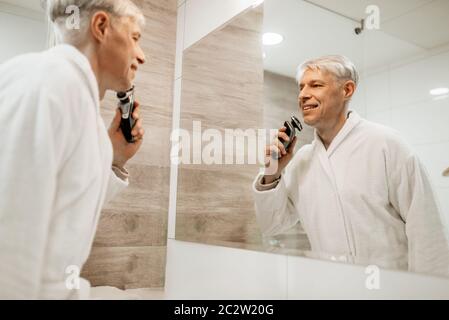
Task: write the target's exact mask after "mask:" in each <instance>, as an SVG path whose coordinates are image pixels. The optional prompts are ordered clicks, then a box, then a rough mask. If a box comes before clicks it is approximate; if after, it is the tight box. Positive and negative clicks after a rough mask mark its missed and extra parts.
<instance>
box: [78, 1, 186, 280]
mask: <svg viewBox="0 0 449 320" xmlns="http://www.w3.org/2000/svg"><path fill="white" fill-rule="evenodd" d="M134 2H135V3H136V4H137V5H138V6H139V7H140V8H141V9H142V10H143V12H144V14H145V17H146V20H147V24H146V27H145V30H144V31H143V34H142V39H141V45H142V48H143V50H144V52H145V55H146V60H147V61H146V64H144V65H143V66H141V67H140V68H139V71H138V72H137V76H136V79H135V86H136V99H137V100H138V101H139V102H140V104H141V115H142V117H143V121H144V128H145V130H146V136H145V139H144V142H143V144H142V147H141V149H140V151H139V152H138V153H137V155H136V156H135V157H134V158H133V159H132V160H131V161H130V162H129V163H128V164H127V166H126V168H127V169H128V171H129V172H130V179H129V180H130V185H129V187H128V188H127V189H126V190H125V191H124V192H123V193H122V194H120V195H119V196H118V197H116V198H115V199H114V200H113V201H111V202H110V203H108V204H107V205H106V206H105V207H104V209H103V211H102V216H101V218H100V223H99V226H98V230H97V234H96V237H95V240H94V245H93V248H92V252H91V255H90V257H89V260H88V262H87V263H86V265H85V266H84V269H83V272H82V275H83V276H84V277H86V278H87V279H88V280H89V281H91V283H92V285H93V286H102V285H108V286H115V287H118V288H122V289H125V288H144V287H163V286H164V276H165V254H166V238H167V218H168V198H169V183H170V133H171V126H172V104H173V103H172V100H173V78H174V61H175V48H176V16H177V13H176V10H177V1H176V0H134ZM116 105H117V100H116V98H115V94H114V93H112V92H109V93H108V94H107V96H106V98H105V100H104V101H103V103H102V116H103V117H104V119H105V123H106V124H107V125H108V124H109V123H110V121H111V119H112V116H113V114H114V112H115V108H116Z"/></svg>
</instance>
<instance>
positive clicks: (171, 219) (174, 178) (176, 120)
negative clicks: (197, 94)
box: [167, 1, 186, 239]
mask: <svg viewBox="0 0 449 320" xmlns="http://www.w3.org/2000/svg"><path fill="white" fill-rule="evenodd" d="M185 6H186V1H184V2H183V3H182V4H181V5H180V6H178V12H179V11H180V10H183V12H182V14H183V15H184V17H183V18H182V19H180V21H179V20H178V21H177V23H182V24H183V25H182V26H181V28H178V26H177V30H178V31H180V33H179V34H178V35H177V38H178V37H181V44H180V47H178V46H176V51H177V53H178V50H181V52H182V51H183V49H184V31H185ZM177 42H178V41H177ZM181 62H182V53H181V58H180V59H177V61H176V62H175V63H176V66H175V70H178V68H180V64H181ZM181 66H182V64H181ZM180 74H181V76H180V77H178V78H176V76H175V78H176V79H174V85H173V113H172V131H174V130H176V129H179V126H180V118H181V101H180V99H181V83H182V69H181V72H180ZM171 154H172V153H171V150H170V155H171ZM169 190H170V191H169V192H170V195H169V203H168V230H167V239H175V234H176V204H177V201H176V200H177V195H178V165H177V164H174V163H172V162H171V156H170V189H169Z"/></svg>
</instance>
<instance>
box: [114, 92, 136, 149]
mask: <svg viewBox="0 0 449 320" xmlns="http://www.w3.org/2000/svg"><path fill="white" fill-rule="evenodd" d="M117 98H118V99H119V108H120V112H121V113H122V120H121V122H120V128H121V129H122V132H123V135H124V136H125V139H126V141H128V142H133V141H134V138H133V136H132V134H131V130H132V129H133V127H134V123H135V121H134V119H133V116H132V114H133V111H134V86H133V87H132V88H131V89H129V90H127V91H123V92H117Z"/></svg>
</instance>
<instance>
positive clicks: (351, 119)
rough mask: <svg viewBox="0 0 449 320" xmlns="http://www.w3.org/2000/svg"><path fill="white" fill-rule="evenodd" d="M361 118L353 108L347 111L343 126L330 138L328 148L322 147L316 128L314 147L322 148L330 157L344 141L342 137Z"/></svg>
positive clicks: (344, 136) (357, 123) (356, 124)
mask: <svg viewBox="0 0 449 320" xmlns="http://www.w3.org/2000/svg"><path fill="white" fill-rule="evenodd" d="M361 120H362V118H361V117H360V116H359V115H358V114H357V113H356V112H355V111H353V110H349V111H348V119H347V120H346V122H345V124H344V125H343V127H342V128H341V129H340V131H339V132H338V134H337V135H336V136H335V138H334V140H332V142H331V144H330V146H329V148H327V150H326V148H325V147H324V144H323V142H322V141H321V138H320V137H319V136H318V132H317V130H315V132H314V136H315V140H314V143H315V145H316V147H318V148H320V149H323V150H324V151H325V152H326V154H327V156H328V157H329V158H330V157H331V156H332V154H333V153H334V151H335V150H337V148H338V147H339V146H340V144H341V143H342V142H343V141H344V139H345V138H346V137H347V136H348V134H349V133H350V132H351V131H352V130H353V129H354V128H355V127H357V126H358V125H359V124H360V121H361Z"/></svg>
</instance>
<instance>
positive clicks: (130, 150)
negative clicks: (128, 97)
mask: <svg viewBox="0 0 449 320" xmlns="http://www.w3.org/2000/svg"><path fill="white" fill-rule="evenodd" d="M134 103H135V108H134V111H133V114H132V117H133V119H134V120H136V123H135V124H134V127H133V129H132V131H131V134H132V136H133V137H134V142H133V143H129V142H128V141H126V139H125V136H124V135H123V133H122V129H120V120H121V113H120V110H119V109H118V108H117V110H116V111H115V116H114V119H113V120H112V123H111V125H110V127H109V130H108V133H109V138H111V142H112V148H113V150H114V159H113V161H112V164H113V165H114V166H117V167H119V168H123V167H124V166H125V164H126V162H127V161H128V160H129V159H131V158H132V157H133V156H134V155H135V154H136V152H137V150H139V148H140V146H141V145H142V139H143V135H144V134H145V130H144V129H143V128H142V119H140V118H139V103H138V102H137V101H134Z"/></svg>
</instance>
